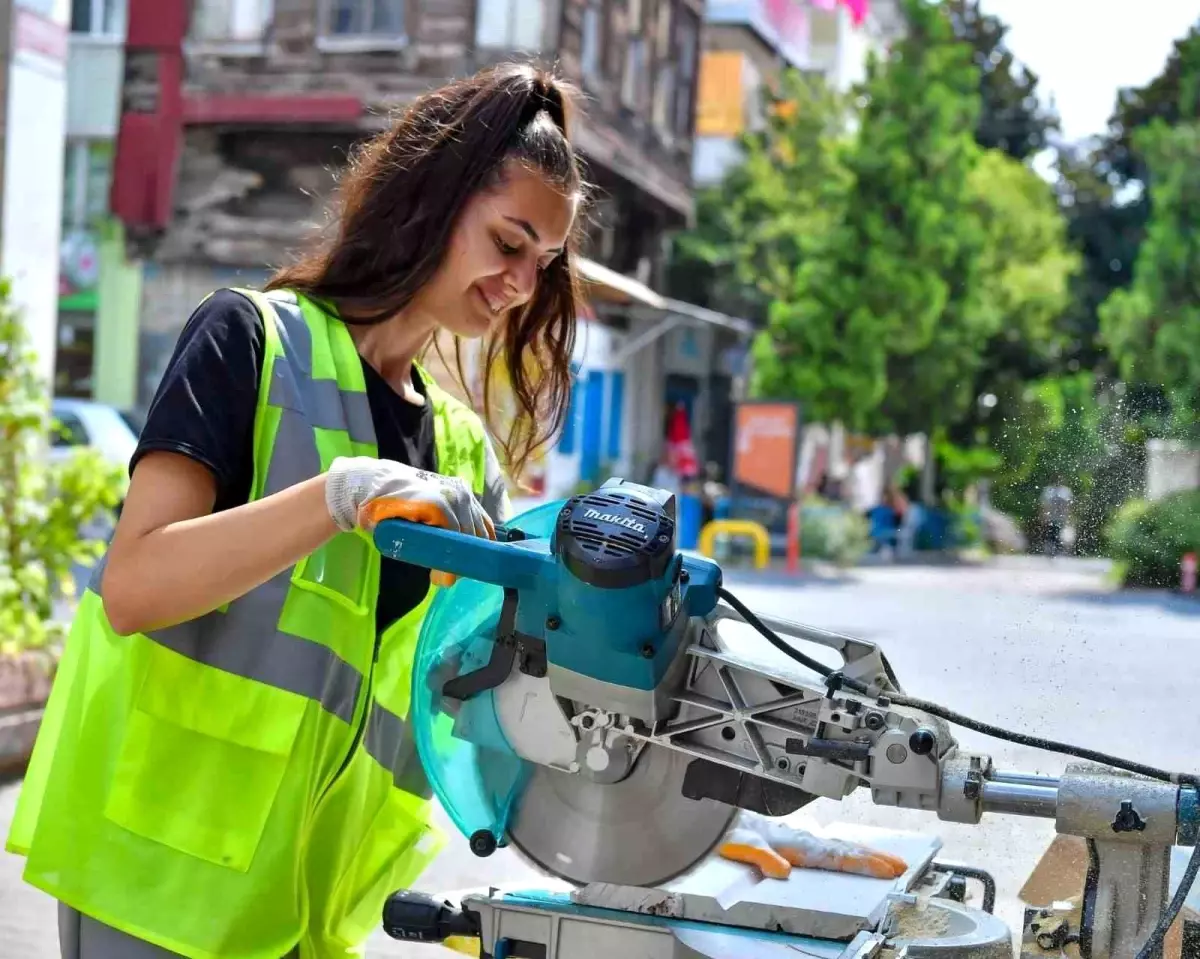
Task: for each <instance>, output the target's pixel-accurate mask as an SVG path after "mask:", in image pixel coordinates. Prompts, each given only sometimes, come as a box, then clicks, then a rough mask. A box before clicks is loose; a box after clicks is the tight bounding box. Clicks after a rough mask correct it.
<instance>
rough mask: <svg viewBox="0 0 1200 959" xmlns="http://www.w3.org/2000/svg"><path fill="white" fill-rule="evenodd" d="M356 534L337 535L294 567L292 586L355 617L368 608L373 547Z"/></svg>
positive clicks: (363, 614)
mask: <svg viewBox="0 0 1200 959" xmlns="http://www.w3.org/2000/svg"><path fill="white" fill-rule="evenodd" d="M364 539H365V537H364V536H362V535H360V534H359V533H357V532H353V533H338V534H337V535H336V536H334V537H333V539H331V540H329V541H328V542H327V543H326V544H325V545H324V546H321V547H320V548H319V549H316V550H313V552H311V553H309V554H308V555H307V556H306V557H304V559H302V560H301V561H300V562H299V563H297V564H296V567H295V569H294V571H293V572H292V580H291V581H292V585H294V586H296V587H298V588H299V589H304V590H307V591H309V592H311V593H316V594H317V595H318V596H322V597H324V598H325V599H328V600H331V601H332V602H334V603H337V604H338V605H339V606H341V607H342V608H343V609H346V610H349V611H350V612H351V613H353V614H354V615H356V616H365V615H366V614H367V613H368V612H369V611H370V609H371V596H370V592H369V591H370V589H371V584H372V579H371V576H370V575H369V573H370V563H371V558H372V557H371V553H372V552H373V551H374V546H373V545H372V544H371V543H368V542H364Z"/></svg>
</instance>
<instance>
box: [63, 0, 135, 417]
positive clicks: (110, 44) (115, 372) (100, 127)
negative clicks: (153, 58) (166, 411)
mask: <svg viewBox="0 0 1200 959" xmlns="http://www.w3.org/2000/svg"><path fill="white" fill-rule="evenodd" d="M127 16H128V7H127V0H73V3H72V7H71V21H70V31H71V32H70V41H69V48H68V58H67V110H66V119H65V126H64V131H63V132H64V134H65V146H64V164H63V186H62V241H61V245H60V248H59V261H58V267H59V290H58V353H57V361H56V364H55V384H54V385H55V393H56V395H58V396H69V397H79V398H82V399H95V400H98V401H100V402H104V403H109V404H111V405H114V406H117V407H119V408H121V409H129V408H131V407H133V405H134V402H135V400H136V389H135V386H136V378H137V367H136V358H137V337H138V315H139V309H140V291H141V268H140V265H139V264H138V263H137V262H136V261H131V260H130V259H129V258H128V257H127V256H126V252H125V243H124V232H123V229H122V225H121V222H120V221H119V220H118V219H116V218H115V217H113V216H112V213H111V210H110V208H109V195H110V192H111V188H112V175H113V168H114V162H115V153H116V136H117V128H118V122H119V119H120V107H121V91H122V83H123V79H124V72H125V32H126V21H127Z"/></svg>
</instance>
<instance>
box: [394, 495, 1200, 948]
mask: <svg viewBox="0 0 1200 959" xmlns="http://www.w3.org/2000/svg"><path fill="white" fill-rule="evenodd" d="M675 530H676V526H675V502H674V497H673V496H672V495H671V494H670V493H667V492H665V491H662V490H656V489H652V488H649V487H646V486H642V485H639V484H635V483H630V482H626V481H623V480H620V479H613V480H609V481H608V482H606V483H605V484H604V485H603V486H601V487H599V488H598V489H596V490H595V491H593V492H591V493H587V494H583V495H579V496H575V497H572V498H570V499H567V500H565V501H562V502H559V503H553V504H549V505H547V506H543V507H540V508H539V509H536V510H533V511H531V512H529V513H526V514H524V515H523V516H521V517H518V518H517V519H516V520H515V521H513V522H511V523H509V524H508V525H507V526H506V527H505V528H503V529H501V530H498V535H497V540H496V541H490V540H485V539H481V538H477V537H470V536H466V535H462V534H457V533H451V532H447V531H445V530H441V529H437V528H433V527H427V526H420V525H415V524H412V523H408V522H404V521H400V520H387V521H384V522H382V523H380V524H379V525H378V526H377V527H376V529H375V533H374V539H375V543H376V545H377V547H378V548H379V550H380V551H381V552H382V553H383V554H384V555H386V556H390V557H393V558H395V559H399V560H403V561H405V562H408V563H413V564H416V565H419V566H423V567H427V568H429V569H434V570H440V571H443V572H447V573H452V574H454V575H456V576H457V577H459V580H458V582H457V584H456V585H455V586H453V587H452V588H451V589H449V590H443V591H442V593H441V594H440V595H439V597H438V598H437V600H436V601H435V602H434V603H433V604H432V606H431V608H430V611H429V614H428V615H427V617H426V620H425V624H424V627H423V630H422V634H421V638H420V642H419V644H418V648H417V652H416V657H415V660H414V665H413V685H412V704H411V707H410V723H411V726H412V728H413V730H414V735H415V737H416V742H417V748H418V750H419V753H420V758H421V762H422V765H423V767H424V769H425V772H426V775H427V776H428V779H429V782H430V785H431V786H432V789H433V792H434V793H435V795H436V796H437V799H438V800H439V801H440V803H441V804H442V806H443V807H444V808H445V810H446V812H447V813H448V814H449V816H450V818H451V819H452V820H453V822H454V824H455V825H456V826H457V828H458V829H459V830H461V831H462V833H463V835H464V836H466V837H467V838H468V840H469V845H470V848H471V850H472V851H473V852H474V853H475V854H476V855H477V856H481V857H482V856H488V855H490V854H492V853H493V852H494V851H495V850H496V849H498V848H501V847H509V848H512V849H514V850H516V851H517V852H518V853H519V854H520V855H521V856H522V857H524V858H525V859H527V860H529V861H530V862H532V863H533V864H535V865H536V866H537V867H539V868H540V869H541V870H542V871H543V872H545V873H547V874H548V875H550V876H553V877H556V878H557V879H558V880H560V881H561V883H562V884H563V885H564V886H565V890H559V891H549V892H546V891H539V890H534V891H530V890H524V891H521V892H507V893H500V892H498V891H494V890H493V891H490V892H486V893H481V894H479V895H475V896H468V897H465V898H464V899H463V901H462V903H461V904H460V906H459V907H454V906H452V905H451V904H448V903H446V904H443V903H435V902H432V901H431V900H428V899H427V898H424V897H420V896H416V895H414V894H412V893H408V892H404V891H399V892H398V893H397V895H396V896H394V897H393V898H392V900H391V901H389V903H388V908H387V910H386V911H385V917H384V925H385V928H386V929H387V931H388V932H389V933H390V934H391V935H393V936H395V937H397V938H411V939H423V940H426V941H440V939H441V938H443V937H445V936H447V935H452V934H460V935H461V934H469V935H472V936H475V937H478V939H479V941H480V944H481V950H482V953H483V955H485V956H496V957H501V956H507V957H516V956H540V957H550V959H593V957H600V956H608V955H613V954H616V953H618V952H621V953H624V954H625V955H626V956H628V957H630V959H632V957H635V956H636V957H643V956H644V957H648V959H650V957H652V959H658V957H662V959H683V957H717V956H738V957H750V956H762V957H767V956H771V957H776V956H778V957H783V956H785V955H786V956H794V955H795V953H796V952H797V951H800V952H806V953H814V954H817V955H820V956H828V957H830V959H833V957H841V959H851V957H868V956H873V955H875V954H877V953H879V952H881V951H888V950H891V951H901V952H906V953H907V954H909V955H912V956H916V955H918V954H925V953H933V952H936V953H940V954H954V955H968V954H969V955H971V956H973V957H974V956H987V957H992V956H997V957H998V956H1011V955H1012V953H1013V947H1012V939H1011V933H1010V932H1009V930H1008V929H1007V927H1005V926H1004V925H1003V924H1002V923H1000V922H999V921H998V920H997V919H995V918H994V917H993V916H991V915H990V902H989V901H988V900H989V899H994V895H995V890H994V883H992V882H991V879H990V877H989V876H988V875H987V874H986V873H984V872H982V871H980V870H976V869H971V868H969V867H966V866H950V865H945V864H942V863H939V862H938V861H937V860H936V858H935V856H934V853H936V850H937V843H936V841H934V842H933V843H932V844H931V845H927V846H925V847H921V846H920V845H919V844H918V845H917V846H916V847H913V848H910V849H909V850H907V852H906V861H907V862H908V863H909V866H910V868H909V870H908V872H907V873H905V875H904V876H902V877H900V878H899V879H897V880H894V881H883V880H870V879H868V880H865V883H866V885H864V880H863V879H862V877H845V876H839V875H837V874H833V873H821V874H819V875H814V874H813V873H812V872H811V871H809V870H798V871H797V872H798V873H799V875H796V876H795V881H794V882H793V881H792V880H789V881H788V882H782V883H772V881H769V880H764V881H758V880H756V879H754V878H753V877H748V876H747V869H746V867H745V866H742V865H739V864H736V863H730V862H723V861H721V860H720V858H719V857H715V856H713V855H712V853H713V850H714V848H715V847H716V846H717V845H718V843H719V842H720V841H721V839H722V837H723V836H725V835H726V833H727V831H728V830H729V829H730V828H731V826H732V825H733V824H734V821H735V817H738V816H739V815H742V814H743V811H746V812H748V813H752V814H757V815H764V816H769V817H782V816H787V815H789V814H791V813H793V812H795V811H796V810H798V809H800V808H801V807H803V806H804V805H806V804H807V803H809V802H811V801H812V800H813V799H815V798H817V797H825V798H829V799H842V798H844V797H846V796H849V795H850V794H851V793H852V792H854V791H855V790H858V789H863V788H865V789H868V790H869V791H870V795H871V797H872V799H873V801H874V802H876V803H878V804H884V805H892V806H898V807H903V808H909V809H917V810H925V811H928V812H930V813H934V814H936V815H937V816H938V818H940V819H943V820H946V821H949V822H958V823H978V822H979V821H980V819H981V817H982V816H983V814H984V813H985V812H995V813H1004V814H1010V815H1023V816H1041V817H1047V818H1053V819H1054V820H1055V823H1056V827H1057V830H1058V832H1060V833H1064V834H1069V835H1074V836H1080V837H1084V838H1085V839H1086V840H1087V848H1088V851H1089V856H1090V864H1089V869H1088V875H1087V883H1086V888H1085V895H1084V897H1083V902H1082V904H1081V907H1080V908H1079V909H1078V910H1077V914H1076V916H1075V919H1074V923H1075V925H1074V926H1072V925H1071V923H1070V922H1063V923H1057V922H1056V924H1055V929H1056V930H1060V929H1061V930H1065V931H1064V932H1061V933H1060V932H1058V931H1056V932H1055V933H1054V935H1053V936H1052V937H1050V938H1049V939H1047V938H1046V936H1045V935H1043V937H1042V938H1041V939H1039V938H1038V935H1037V933H1038V929H1039V928H1041V929H1042V930H1043V931H1044V930H1046V929H1048V928H1049V925H1048V923H1050V922H1051V921H1053V920H1056V917H1055V913H1054V910H1052V909H1047V910H1042V911H1040V912H1038V913H1036V914H1034V915H1032V916H1031V915H1027V916H1026V926H1027V928H1026V930H1025V934H1026V938H1028V936H1029V935H1030V929H1031V928H1032V930H1033V942H1034V943H1035V945H1036V944H1039V943H1040V944H1041V945H1045V946H1046V947H1047V948H1050V947H1051V946H1053V947H1056V948H1055V950H1054V955H1056V956H1057V955H1058V950H1060V949H1061V948H1062V947H1063V945H1065V944H1074V946H1075V948H1077V949H1078V951H1079V952H1080V953H1081V954H1082V955H1083V956H1084V959H1134V957H1138V959H1149V957H1151V956H1154V955H1157V951H1158V950H1159V948H1160V946H1161V943H1162V941H1163V936H1164V934H1165V932H1166V929H1167V927H1168V926H1169V925H1170V921H1171V920H1172V919H1173V918H1174V916H1175V914H1176V913H1178V911H1179V910H1180V908H1181V905H1182V902H1183V899H1184V897H1185V896H1186V895H1187V893H1188V890H1189V888H1190V885H1191V883H1192V881H1193V880H1194V879H1195V875H1196V872H1197V870H1200V853H1198V854H1195V855H1193V856H1192V857H1191V859H1190V860H1189V864H1188V867H1187V869H1186V871H1185V874H1184V875H1183V877H1182V882H1180V883H1179V888H1178V890H1177V891H1176V893H1175V895H1174V897H1173V898H1172V899H1171V901H1170V903H1168V902H1167V899H1168V894H1169V885H1168V884H1169V877H1170V854H1171V849H1172V847H1173V846H1174V845H1177V844H1178V845H1189V846H1190V845H1196V841H1197V838H1198V835H1200V790H1198V789H1197V786H1196V781H1195V779H1193V778H1191V777H1188V776H1182V775H1175V774H1171V773H1168V772H1164V771H1162V770H1157V769H1153V768H1151V767H1147V766H1143V765H1141V764H1138V763H1129V762H1124V761H1122V760H1120V759H1116V758H1114V757H1110V756H1106V755H1104V754H1100V753H1096V752H1092V751H1089V750H1084V749H1078V748H1075V747H1071V746H1066V745H1064V744H1061V743H1053V742H1049V741H1046V740H1043V739H1040V738H1037V737H1030V736H1023V735H1021V734H1017V733H1010V732H1007V731H1006V730H1003V729H999V728H997V727H993V726H988V725H985V724H982V723H978V722H974V721H973V720H970V719H967V718H966V717H963V716H960V715H958V714H956V713H953V712H951V711H949V710H947V709H944V708H942V707H940V706H937V705H935V704H933V703H928V702H925V701H922V700H917V699H914V698H912V697H910V696H908V695H906V694H905V693H904V692H903V690H902V689H901V687H900V683H899V681H898V680H897V677H896V676H895V674H894V673H893V671H892V669H891V667H890V665H889V663H888V661H887V659H886V657H885V656H884V655H883V653H882V652H881V651H880V650H879V649H878V648H877V647H876V646H874V645H873V644H871V643H868V642H863V641H860V640H856V639H851V638H847V637H842V636H838V635H835V634H832V633H827V632H824V631H821V630H816V629H811V628H807V627H801V626H797V625H794V624H791V623H787V622H783V621H779V620H775V619H771V618H768V617H766V616H762V617H759V616H757V615H755V614H754V613H753V612H752V611H751V610H749V609H747V608H746V607H745V606H744V605H743V604H742V603H741V602H739V601H738V600H737V598H736V597H735V596H734V595H733V594H732V593H730V592H729V591H728V590H727V589H726V588H725V587H724V585H723V581H722V574H721V569H720V567H719V566H717V565H716V564H715V563H713V562H711V561H710V560H708V559H706V558H704V557H702V556H698V555H692V554H685V553H682V552H680V551H678V550H677V549H676V532H675ZM739 631H740V633H739ZM747 633H749V634H750V636H749V637H748V636H747ZM799 643H804V644H806V647H807V648H808V650H809V651H810V652H811V655H810V654H809V653H805V652H802V651H800V649H799V648H797V646H798V644H799ZM952 725H963V726H966V727H968V728H973V729H976V730H977V731H980V732H984V733H987V734H990V735H995V736H999V737H1001V738H1005V739H1008V740H1010V741H1013V742H1017V743H1022V744H1025V745H1032V746H1036V747H1040V748H1044V749H1051V750H1055V751H1061V752H1065V753H1067V754H1069V755H1072V756H1073V757H1075V758H1076V759H1080V760H1084V762H1078V763H1074V764H1072V765H1070V766H1068V767H1067V769H1066V771H1065V772H1064V773H1063V775H1062V776H1060V777H1057V778H1051V777H1042V776H1032V775H1022V774H1015V773H1005V772H1002V771H999V770H997V769H995V768H994V767H993V765H992V762H991V760H990V759H989V758H988V757H987V756H984V755H977V754H970V753H966V752H964V751H962V750H960V749H959V747H958V745H957V743H956V742H955V739H954V737H953V735H952V733H951V726H952ZM852 879H853V880H854V881H855V882H857V885H856V886H855V887H854V889H850V888H849V887H848V886H845V883H847V882H849V881H851V880H852ZM968 879H971V880H976V879H977V880H980V881H981V882H983V883H984V887H985V896H984V903H983V908H981V909H980V908H969V907H967V906H966V905H964V904H963V900H964V884H965V881H966V880H968ZM839 883H840V884H842V886H843V887H844V888H842V890H841V895H840V898H837V901H836V902H829V901H826V900H827V899H829V898H830V896H831V895H832V892H831V891H836V890H837V888H838V886H839ZM880 883H882V885H880ZM872 884H873V885H872ZM918 919H919V921H918ZM1039 923H1041V925H1040V926H1039ZM1059 940H1061V941H1059Z"/></svg>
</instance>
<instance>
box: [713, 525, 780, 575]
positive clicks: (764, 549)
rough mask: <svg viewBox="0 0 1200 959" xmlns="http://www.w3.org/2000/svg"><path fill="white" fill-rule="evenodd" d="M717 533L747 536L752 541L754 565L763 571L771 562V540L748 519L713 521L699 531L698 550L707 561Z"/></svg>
mask: <svg viewBox="0 0 1200 959" xmlns="http://www.w3.org/2000/svg"><path fill="white" fill-rule="evenodd" d="M718 533H724V534H725V535H727V536H749V537H750V538H751V539H752V540H754V565H755V566H756V567H757V568H758V569H765V568H766V567H767V564H768V563H769V562H770V561H771V538H770V536H768V535H767V530H766V527H764V526H763V525H762V524H761V523H755V522H752V521H751V520H748V519H714V520H712V521H711V522H709V523H706V524H705V526H704V529H702V530H700V542H699V544H698V550H699V552H700V554H701V555H703V556H707V557H708V558H709V559H712V557H713V539H714V538H715V537H716V536H717V534H718Z"/></svg>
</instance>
